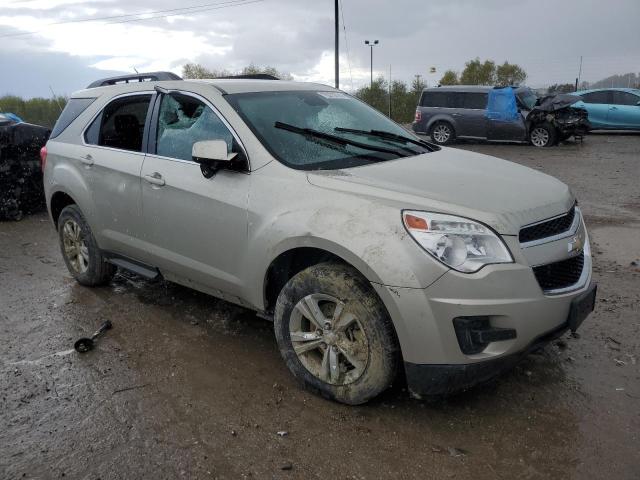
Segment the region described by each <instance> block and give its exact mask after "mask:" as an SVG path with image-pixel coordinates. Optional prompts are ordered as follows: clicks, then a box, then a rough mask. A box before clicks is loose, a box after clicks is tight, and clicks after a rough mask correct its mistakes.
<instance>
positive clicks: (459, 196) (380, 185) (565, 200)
mask: <svg viewBox="0 0 640 480" xmlns="http://www.w3.org/2000/svg"><path fill="white" fill-rule="evenodd" d="M307 178H308V180H309V182H310V183H311V184H312V185H316V186H318V187H322V188H327V189H332V190H337V191H342V192H348V193H351V194H354V195H359V196H365V197H372V198H375V199H378V200H381V199H382V200H384V201H385V203H386V204H388V205H393V206H397V207H398V208H399V209H405V208H409V209H421V210H427V211H432V212H440V213H450V214H453V215H460V216H464V217H468V218H472V219H475V220H479V221H481V222H483V223H486V224H487V225H490V226H491V227H492V228H494V229H495V230H496V231H498V232H499V233H501V234H503V235H517V234H518V231H519V230H520V228H521V227H522V226H523V225H527V224H529V223H533V222H537V221H540V220H544V219H546V218H550V217H553V216H556V215H560V214H562V213H564V212H566V211H568V210H569V209H570V208H571V206H572V205H573V203H574V198H573V195H572V194H571V192H570V191H569V187H567V185H565V184H564V183H562V182H560V181H559V180H557V179H555V178H553V177H551V176H549V175H546V174H544V173H541V172H538V171H536V170H533V169H530V168H527V167H523V166H521V165H518V164H516V163H512V162H508V161H506V160H500V159H498V158H495V157H491V156H488V155H481V154H478V153H473V152H468V151H466V150H460V149H453V148H442V149H441V150H440V151H437V152H431V153H426V154H423V155H418V156H415V157H408V158H401V159H398V160H391V161H386V162H381V163H377V164H373V165H366V166H362V167H354V168H349V169H345V170H320V171H314V172H308V173H307Z"/></svg>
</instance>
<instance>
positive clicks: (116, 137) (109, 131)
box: [85, 95, 151, 152]
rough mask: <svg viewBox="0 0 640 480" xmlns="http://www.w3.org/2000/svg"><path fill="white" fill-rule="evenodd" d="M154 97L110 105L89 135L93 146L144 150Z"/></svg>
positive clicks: (134, 97) (126, 99) (135, 97)
mask: <svg viewBox="0 0 640 480" xmlns="http://www.w3.org/2000/svg"><path fill="white" fill-rule="evenodd" d="M150 102H151V95H131V96H127V97H122V98H117V99H115V100H113V101H112V102H111V103H109V104H108V105H107V106H106V107H105V108H104V110H102V112H101V113H100V115H98V116H97V117H96V118H95V119H94V121H93V122H92V123H91V125H90V126H89V128H88V129H87V131H86V132H85V141H86V142H87V143H89V144H91V145H99V146H101V147H111V148H119V149H121V150H130V151H133V152H141V151H142V136H143V133H144V125H145V122H146V121H147V113H148V111H149V103H150Z"/></svg>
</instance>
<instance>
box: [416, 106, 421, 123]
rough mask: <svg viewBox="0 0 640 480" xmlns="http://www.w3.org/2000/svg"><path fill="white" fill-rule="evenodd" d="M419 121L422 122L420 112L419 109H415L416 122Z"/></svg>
mask: <svg viewBox="0 0 640 480" xmlns="http://www.w3.org/2000/svg"><path fill="white" fill-rule="evenodd" d="M420 120H422V112H421V111H420V109H419V108H417V109H416V122H419V121H420Z"/></svg>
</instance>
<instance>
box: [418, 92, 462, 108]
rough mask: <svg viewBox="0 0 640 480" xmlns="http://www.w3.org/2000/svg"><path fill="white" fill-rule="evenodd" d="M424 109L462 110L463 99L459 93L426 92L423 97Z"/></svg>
mask: <svg viewBox="0 0 640 480" xmlns="http://www.w3.org/2000/svg"><path fill="white" fill-rule="evenodd" d="M422 106H423V107H437V108H460V107H462V99H461V97H460V94H459V93H457V92H424V94H423V95H422Z"/></svg>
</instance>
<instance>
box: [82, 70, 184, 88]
mask: <svg viewBox="0 0 640 480" xmlns="http://www.w3.org/2000/svg"><path fill="white" fill-rule="evenodd" d="M156 80H182V78H181V77H179V76H178V75H176V74H175V73H173V72H147V73H136V74H135V75H120V76H118V77H109V78H103V79H101V80H96V81H95V82H92V83H91V84H89V86H88V87H87V88H96V87H106V86H107V85H115V84H117V83H131V82H153V81H156Z"/></svg>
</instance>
